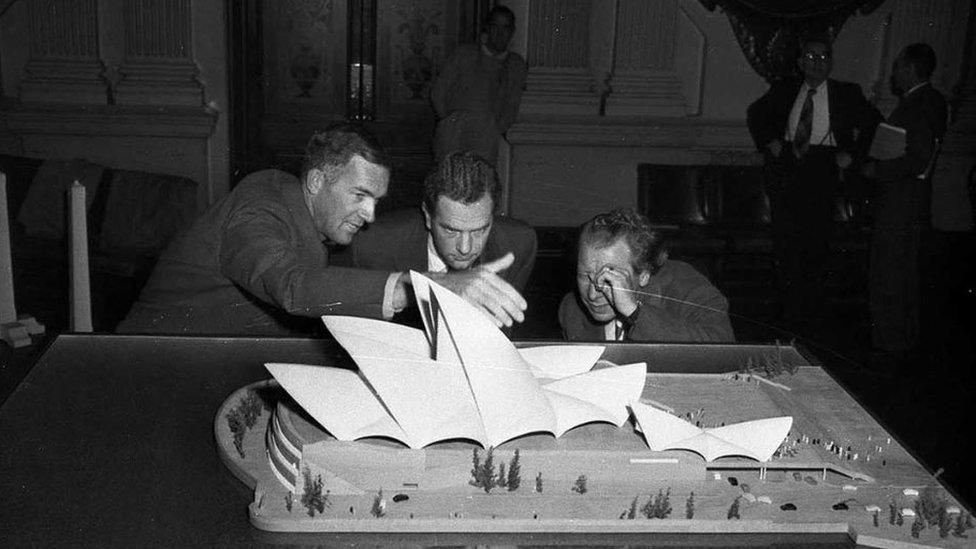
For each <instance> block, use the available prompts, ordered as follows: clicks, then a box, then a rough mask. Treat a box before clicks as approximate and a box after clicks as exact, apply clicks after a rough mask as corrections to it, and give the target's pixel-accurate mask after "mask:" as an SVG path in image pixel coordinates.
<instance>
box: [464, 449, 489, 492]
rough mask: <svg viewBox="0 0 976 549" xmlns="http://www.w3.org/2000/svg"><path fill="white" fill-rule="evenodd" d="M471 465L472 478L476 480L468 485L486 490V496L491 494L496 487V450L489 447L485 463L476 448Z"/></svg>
mask: <svg viewBox="0 0 976 549" xmlns="http://www.w3.org/2000/svg"><path fill="white" fill-rule="evenodd" d="M471 463H472V465H473V467H472V468H471V476H472V477H474V478H473V479H472V480H470V481H468V484H470V485H472V486H477V487H479V488H482V489H484V491H485V493H486V494H487V493H489V492H491V489H492V488H494V487H495V458H494V448H492V447H490V446H489V447H488V451H487V452H486V453H485V460H484V461H483V462H482V461H481V457H480V456H479V455H478V449H477V448H475V449H474V454H473V455H472V457H471Z"/></svg>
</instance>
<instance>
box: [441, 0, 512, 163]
mask: <svg viewBox="0 0 976 549" xmlns="http://www.w3.org/2000/svg"><path fill="white" fill-rule="evenodd" d="M514 32H515V14H514V13H512V10H510V9H508V8H506V7H505V6H495V7H494V8H492V10H491V11H490V12H489V13H488V18H487V20H486V22H485V29H484V30H483V31H482V33H481V40H480V43H478V44H462V45H459V46H458V47H457V49H455V50H454V53H453V54H452V55H451V57H450V58H449V59H448V60H447V62H446V63H445V64H444V68H443V69H441V72H440V74H439V75H438V76H437V79H436V80H435V81H434V83H433V84H432V85H431V91H430V100H431V103H433V105H434V111H436V113H437V119H438V122H437V129H436V131H435V134H434V156H435V159H436V160H437V161H440V160H441V159H442V158H444V157H445V156H446V155H447V154H448V153H449V152H451V151H455V150H469V151H473V152H475V153H476V154H478V155H479V156H481V157H483V158H485V159H486V160H488V161H489V162H491V164H492V165H494V164H495V161H496V160H497V158H498V139H499V137H500V136H502V135H504V134H505V132H506V131H508V127H509V126H511V125H512V123H513V122H515V117H516V115H518V109H519V103H520V102H521V100H522V89H523V88H524V87H525V76H526V73H527V71H528V68H527V65H526V64H525V59H523V58H522V56H521V55H519V54H517V53H514V52H510V51H508V46H509V43H510V42H511V41H512V34H513V33H514Z"/></svg>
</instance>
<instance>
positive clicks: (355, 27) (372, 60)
mask: <svg viewBox="0 0 976 549" xmlns="http://www.w3.org/2000/svg"><path fill="white" fill-rule="evenodd" d="M348 1H349V3H348V14H349V16H348V17H347V19H348V21H349V31H348V33H347V36H348V39H349V44H348V48H347V51H348V52H349V55H348V63H347V66H348V72H347V75H346V76H347V79H348V80H347V82H348V86H347V90H348V95H347V98H348V100H347V108H346V111H347V117H348V118H349V119H350V120H358V121H362V120H373V119H375V118H376V94H375V93H374V92H375V89H376V70H375V68H376V0H348Z"/></svg>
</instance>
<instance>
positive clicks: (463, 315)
mask: <svg viewBox="0 0 976 549" xmlns="http://www.w3.org/2000/svg"><path fill="white" fill-rule="evenodd" d="M411 282H412V284H413V288H414V293H415V295H416V298H417V305H418V307H419V308H420V311H421V316H422V317H423V318H424V328H425V330H424V331H420V330H416V329H413V328H410V327H406V326H402V325H398V324H394V323H390V322H385V321H380V320H374V319H366V318H358V317H345V316H326V317H323V319H322V320H323V322H324V323H325V325H326V327H327V328H328V329H329V331H330V332H331V333H332V334H333V335H334V336H335V338H336V339H337V340H338V341H339V343H340V344H341V345H342V346H343V347H344V348H345V349H346V351H348V352H349V354H350V356H352V358H353V360H354V361H355V362H356V364H357V365H358V366H359V375H355V374H354V373H353V372H351V371H349V370H344V369H341V368H332V367H324V366H304V365H296V364H268V365H267V367H268V369H269V371H271V373H272V374H273V375H274V376H275V378H276V379H278V381H279V383H281V385H282V387H284V389H285V390H286V391H287V392H288V393H289V394H291V396H292V397H293V398H294V399H295V401H296V402H298V403H299V404H300V405H301V406H302V407H303V408H305V410H306V411H307V412H308V413H309V414H310V415H311V416H312V417H313V418H314V419H315V420H316V421H318V422H319V423H320V424H321V425H322V426H323V427H325V428H326V430H328V431H329V432H330V433H332V434H333V435H334V436H335V437H336V438H338V439H340V440H355V439H356V438H364V437H368V436H382V437H388V438H393V439H396V440H399V441H401V442H404V443H405V444H407V445H408V446H410V447H412V448H419V447H424V446H427V445H429V444H432V443H434V442H438V441H442V440H452V439H469V440H473V441H476V442H478V443H479V444H482V445H483V446H486V447H487V446H497V445H499V444H501V443H503V442H506V441H508V440H511V439H513V438H517V437H520V436H523V435H526V434H529V433H537V432H548V433H552V434H553V435H555V436H557V437H558V436H560V435H562V434H563V433H565V432H566V431H568V430H569V429H572V428H573V427H576V426H579V425H582V424H584V423H590V422H596V421H599V422H610V423H614V424H616V425H618V426H619V425H622V424H623V423H624V422H626V421H627V418H628V417H629V412H628V410H627V405H628V403H630V402H632V401H635V400H637V399H638V398H639V397H640V394H641V392H642V390H643V387H644V376H645V373H646V364H644V363H637V364H630V365H624V366H616V367H611V368H602V369H598V370H594V371H588V370H589V369H590V368H592V366H593V365H594V363H595V362H596V360H597V359H598V358H599V356H600V354H601V353H602V351H603V347H602V346H575V347H574V351H576V353H575V354H577V355H579V356H577V357H575V360H569V362H573V364H571V365H570V367H567V366H566V365H565V364H564V363H565V362H566V361H567V358H568V357H569V356H570V355H569V354H567V352H566V351H565V348H564V347H563V346H543V347H536V348H533V349H531V350H526V353H525V354H524V355H523V353H522V352H521V351H520V350H518V349H516V348H515V346H514V345H513V344H512V342H511V341H509V340H508V338H507V337H506V336H505V335H504V334H503V333H502V332H501V330H499V329H498V328H497V327H496V326H495V325H494V324H492V323H491V322H490V321H489V320H488V319H487V318H486V317H485V316H484V314H483V313H482V312H480V311H478V310H477V309H475V308H474V307H473V306H471V305H469V304H468V303H467V302H465V301H464V300H463V299H462V298H460V297H459V296H457V295H455V294H453V293H452V292H450V291H449V290H447V289H446V288H443V287H442V286H440V285H438V284H436V283H435V282H433V281H431V280H430V279H428V278H426V277H424V276H423V275H420V274H418V273H415V272H412V273H411ZM527 356H528V357H529V358H526V357H527ZM555 362H559V363H555Z"/></svg>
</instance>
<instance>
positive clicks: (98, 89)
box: [20, 0, 108, 105]
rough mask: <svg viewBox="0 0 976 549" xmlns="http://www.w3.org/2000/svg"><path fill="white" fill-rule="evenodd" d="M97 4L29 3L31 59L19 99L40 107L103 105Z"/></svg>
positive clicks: (92, 0) (78, 0) (82, 0)
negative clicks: (52, 104)
mask: <svg viewBox="0 0 976 549" xmlns="http://www.w3.org/2000/svg"><path fill="white" fill-rule="evenodd" d="M96 3H97V0H30V1H29V2H28V5H27V8H28V18H29V24H30V60H29V61H28V62H27V66H26V67H25V69H24V72H25V75H24V80H23V82H22V83H21V85H20V100H21V101H24V102H38V103H83V104H102V105H104V104H105V103H106V102H107V99H108V94H107V91H106V90H107V87H106V84H105V82H104V80H103V79H102V77H101V75H102V63H101V61H100V60H99V57H98V11H97V5H96Z"/></svg>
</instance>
